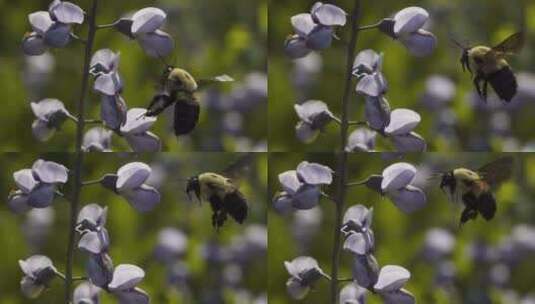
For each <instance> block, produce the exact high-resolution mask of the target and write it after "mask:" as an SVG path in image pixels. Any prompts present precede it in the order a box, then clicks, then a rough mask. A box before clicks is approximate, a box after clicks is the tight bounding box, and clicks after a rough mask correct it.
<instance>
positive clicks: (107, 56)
mask: <svg viewBox="0 0 535 304" xmlns="http://www.w3.org/2000/svg"><path fill="white" fill-rule="evenodd" d="M90 67H91V74H93V75H94V76H95V77H96V79H95V83H94V86H93V88H94V90H95V91H97V92H98V93H100V94H104V95H108V96H115V95H117V94H119V93H120V92H121V91H122V89H123V82H122V80H121V76H120V75H119V54H118V53H114V52H113V51H111V50H109V49H100V50H98V51H96V52H95V54H93V57H91V63H90Z"/></svg>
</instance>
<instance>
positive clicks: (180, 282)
mask: <svg viewBox="0 0 535 304" xmlns="http://www.w3.org/2000/svg"><path fill="white" fill-rule="evenodd" d="M243 157H244V155H242V154H234V153H233V154H230V153H218V154H214V153H183V154H181V156H176V155H174V154H168V153H161V154H158V155H135V154H129V153H124V154H120V153H114V154H90V155H87V156H86V160H85V162H84V166H83V179H84V180H95V179H98V178H100V177H101V176H102V175H103V174H107V173H115V172H116V170H117V169H118V168H119V167H120V166H122V165H124V164H126V163H128V162H132V161H142V162H145V163H147V164H149V165H150V166H151V168H152V174H151V177H150V178H149V180H148V182H147V183H149V184H152V185H154V186H155V187H156V188H157V189H159V191H160V193H161V197H162V199H161V202H160V204H159V205H157V206H156V208H155V209H153V210H152V211H150V212H148V213H145V214H143V213H139V212H137V211H136V210H135V209H134V208H133V207H131V206H130V205H129V204H128V203H127V201H126V200H124V199H123V198H122V197H120V196H117V195H115V194H114V193H113V192H111V191H109V190H106V189H104V188H102V187H101V186H99V185H92V186H87V187H84V189H83V190H82V199H81V203H82V205H86V204H89V203H97V204H99V205H101V206H107V207H108V220H107V224H106V227H107V229H108V231H109V234H110V239H111V245H110V256H111V257H112V259H113V261H114V264H115V265H118V264H123V263H126V264H134V265H138V266H140V267H142V268H143V269H144V270H145V273H146V274H145V278H144V280H143V281H142V283H141V284H140V285H139V287H141V288H142V289H144V290H145V291H147V292H148V293H149V295H150V296H151V299H152V302H151V303H258V304H260V303H266V302H265V297H266V289H265V288H266V277H267V268H266V267H267V266H266V260H267V257H266V255H267V247H266V246H267V231H266V206H267V203H266V202H267V200H268V198H267V187H266V184H267V156H266V155H265V154H262V153H255V154H254V155H253V157H251V158H249V161H248V162H243V164H244V165H243V166H240V167H239V168H240V169H239V170H236V171H233V172H234V173H233V174H232V175H233V176H235V177H236V178H237V179H236V181H237V183H238V185H239V187H240V189H241V191H242V192H243V193H244V195H245V196H246V197H247V199H248V201H249V217H248V218H247V220H246V221H245V223H244V224H243V225H239V224H237V223H236V222H234V221H233V220H232V219H229V220H228V221H227V222H226V223H225V225H224V226H223V227H222V228H221V229H220V231H219V232H216V231H215V230H214V228H212V226H211V215H212V211H211V209H210V206H209V204H207V203H203V204H202V205H199V204H198V203H197V201H196V200H194V201H191V202H190V201H189V200H188V199H187V196H186V194H185V192H184V189H185V179H187V178H188V177H190V176H194V175H197V174H199V173H201V172H206V171H213V172H222V171H223V170H225V169H226V168H227V167H228V166H229V165H230V164H232V163H235V162H236V161H237V160H238V159H243ZM38 158H42V159H46V160H52V161H55V162H58V163H62V164H64V165H65V166H67V167H69V168H72V165H73V161H74V155H72V154H61V153H51V154H40V155H39V154H30V153H27V154H16V153H13V154H2V155H1V156H0V168H2V174H1V175H0V192H1V193H3V196H4V197H5V198H7V195H8V193H9V191H10V190H11V189H13V188H15V184H14V182H13V178H12V173H13V172H14V171H16V170H19V169H22V168H28V167H31V165H32V163H33V162H34V161H35V160H36V159H38ZM69 187H70V184H67V185H65V187H64V189H63V192H64V193H66V194H67V195H68V193H69V192H70V189H69ZM6 200H7V199H5V200H4V203H3V204H1V205H0V243H1V244H2V247H3V250H1V252H0V256H1V259H2V262H1V263H0V273H1V276H0V303H2V304H14V303H62V302H63V290H64V289H63V284H62V282H61V280H59V279H55V280H54V281H53V282H52V285H51V286H50V288H49V289H48V290H47V291H45V292H44V293H43V294H42V295H41V296H40V297H39V298H37V299H36V300H33V301H32V300H27V299H25V298H24V297H23V295H22V293H21V292H20V287H19V282H20V279H21V278H22V272H21V270H20V268H19V266H18V260H19V259H26V258H27V257H29V256H31V255H32V254H43V255H47V256H48V257H50V258H51V259H52V260H53V262H54V264H55V265H56V267H57V269H58V270H60V271H62V272H64V269H65V255H66V250H67V249H66V248H67V247H66V244H67V237H68V228H67V227H68V226H69V208H68V205H67V202H66V201H65V200H63V199H61V198H56V199H55V201H54V204H53V205H52V206H51V207H49V208H46V209H33V211H30V212H28V213H26V214H22V215H16V214H14V213H12V212H11V211H10V210H9V208H8V206H7V205H6V204H5V201H6ZM169 227H172V228H176V229H179V230H181V231H182V232H183V233H185V234H186V236H187V240H188V243H187V247H186V251H185V255H184V257H183V258H181V259H178V260H176V263H178V264H176V265H178V266H177V267H176V268H173V267H171V266H165V265H164V264H162V263H160V262H159V261H158V260H157V259H155V257H154V255H153V252H154V250H155V246H156V244H157V242H158V241H157V238H158V233H159V232H160V231H161V230H162V229H164V228H169ZM86 261H87V257H86V255H85V254H84V253H81V252H80V251H79V250H76V251H75V263H74V266H75V267H74V274H75V275H83V274H84V273H85V264H86ZM171 265H174V264H173V263H172V264H171ZM173 269H174V271H172V270H173ZM170 279H173V280H174V281H170ZM262 301H264V302H262ZM101 303H117V300H116V299H115V298H114V297H112V296H110V295H109V294H106V293H102V302H101Z"/></svg>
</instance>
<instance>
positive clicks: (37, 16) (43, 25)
mask: <svg viewBox="0 0 535 304" xmlns="http://www.w3.org/2000/svg"><path fill="white" fill-rule="evenodd" d="M28 21H30V25H31V26H32V29H33V30H34V31H35V32H36V33H37V34H39V35H41V36H44V35H45V33H46V32H47V31H48V29H49V28H50V27H51V26H52V25H53V24H54V20H52V18H51V17H50V14H49V13H48V12H45V11H38V12H35V13H32V14H30V15H28Z"/></svg>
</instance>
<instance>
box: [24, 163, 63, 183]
mask: <svg viewBox="0 0 535 304" xmlns="http://www.w3.org/2000/svg"><path fill="white" fill-rule="evenodd" d="M32 171H33V174H35V175H36V176H37V178H38V179H39V180H40V181H41V182H43V183H47V184H56V183H61V184H64V183H66V182H67V180H68V179H69V169H67V167H65V166H64V165H61V164H58V163H55V162H52V161H43V160H41V159H39V160H37V161H35V162H34V163H33V166H32Z"/></svg>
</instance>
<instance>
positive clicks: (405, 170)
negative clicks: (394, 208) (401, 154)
mask: <svg viewBox="0 0 535 304" xmlns="http://www.w3.org/2000/svg"><path fill="white" fill-rule="evenodd" d="M415 175H416V168H415V167H414V166H413V165H411V164H409V163H403V162H401V163H395V164H392V165H390V166H388V167H386V168H385V169H384V170H383V180H382V181H381V189H382V190H383V192H388V191H393V190H399V189H401V188H404V187H405V186H407V185H408V184H409V183H410V182H411V181H412V179H413V178H414V176H415Z"/></svg>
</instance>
